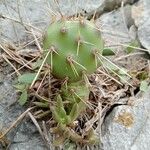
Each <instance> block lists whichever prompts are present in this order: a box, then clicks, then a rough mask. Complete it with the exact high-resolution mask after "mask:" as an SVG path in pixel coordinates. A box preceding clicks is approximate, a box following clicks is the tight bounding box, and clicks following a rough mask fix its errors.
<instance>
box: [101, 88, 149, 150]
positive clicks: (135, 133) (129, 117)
mask: <svg viewBox="0 0 150 150" xmlns="http://www.w3.org/2000/svg"><path fill="white" fill-rule="evenodd" d="M149 97H150V87H149V89H148V90H147V92H146V93H143V96H142V97H140V98H137V97H136V98H135V100H134V102H133V105H132V106H127V105H126V106H119V107H116V108H115V109H114V110H113V111H112V113H111V114H110V115H109V116H108V117H107V118H106V120H105V123H104V126H103V127H104V128H103V138H102V142H103V149H104V150H149V147H150V118H149V113H150V101H149Z"/></svg>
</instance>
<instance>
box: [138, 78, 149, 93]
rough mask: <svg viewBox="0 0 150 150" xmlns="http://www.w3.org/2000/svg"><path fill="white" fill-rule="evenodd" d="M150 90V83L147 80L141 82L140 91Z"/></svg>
mask: <svg viewBox="0 0 150 150" xmlns="http://www.w3.org/2000/svg"><path fill="white" fill-rule="evenodd" d="M147 89H148V82H147V81H146V80H143V81H141V84H140V91H143V92H146V91H147Z"/></svg>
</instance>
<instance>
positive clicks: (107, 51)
mask: <svg viewBox="0 0 150 150" xmlns="http://www.w3.org/2000/svg"><path fill="white" fill-rule="evenodd" d="M102 55H103V56H112V55H115V53H114V51H113V50H112V49H110V48H104V49H103V52H102Z"/></svg>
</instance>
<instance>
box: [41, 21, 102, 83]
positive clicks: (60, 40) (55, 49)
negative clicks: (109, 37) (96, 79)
mask: <svg viewBox="0 0 150 150" xmlns="http://www.w3.org/2000/svg"><path fill="white" fill-rule="evenodd" d="M43 48H44V50H45V51H48V50H50V55H49V56H48V59H47V62H48V63H49V64H50V65H51V69H52V74H53V75H54V76H55V77H57V78H60V79H64V78H65V77H67V78H69V80H70V81H71V82H72V81H79V80H81V79H82V72H83V71H84V72H86V73H87V74H91V73H93V72H94V71H95V70H96V68H97V63H96V60H95V59H96V58H95V52H98V53H100V54H102V51H103V40H102V38H101V35H100V32H98V30H97V29H96V28H95V26H94V24H93V23H91V22H90V21H83V20H73V21H71V20H70V21H64V20H61V21H58V22H55V23H52V24H51V25H50V26H49V27H48V29H47V32H46V34H45V36H44V40H43Z"/></svg>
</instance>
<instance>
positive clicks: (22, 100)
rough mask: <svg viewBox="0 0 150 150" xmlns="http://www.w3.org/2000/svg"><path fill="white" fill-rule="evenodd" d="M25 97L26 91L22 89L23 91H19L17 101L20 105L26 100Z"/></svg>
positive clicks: (26, 97) (26, 96)
mask: <svg viewBox="0 0 150 150" xmlns="http://www.w3.org/2000/svg"><path fill="white" fill-rule="evenodd" d="M27 99H28V94H27V91H26V90H24V91H23V92H22V93H21V95H20V98H19V100H18V102H19V104H20V105H24V104H25V103H26V102H27Z"/></svg>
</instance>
